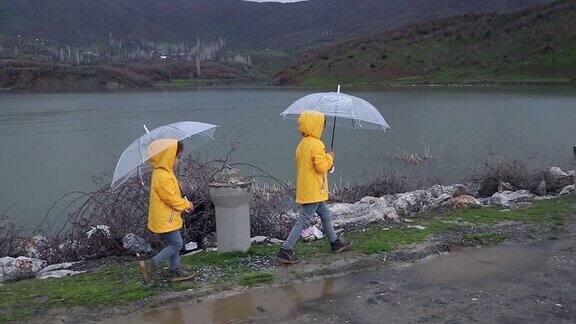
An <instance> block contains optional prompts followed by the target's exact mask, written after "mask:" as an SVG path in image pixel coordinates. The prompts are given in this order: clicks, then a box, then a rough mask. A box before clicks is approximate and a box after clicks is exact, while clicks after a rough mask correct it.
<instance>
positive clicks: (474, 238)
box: [464, 233, 506, 246]
mask: <svg viewBox="0 0 576 324" xmlns="http://www.w3.org/2000/svg"><path fill="white" fill-rule="evenodd" d="M505 240H506V236H504V235H502V234H498V233H480V234H464V245H465V246H490V245H496V244H500V243H502V242H504V241H505Z"/></svg>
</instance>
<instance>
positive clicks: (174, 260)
mask: <svg viewBox="0 0 576 324" xmlns="http://www.w3.org/2000/svg"><path fill="white" fill-rule="evenodd" d="M164 147H167V148H165V149H163V148H164ZM148 150H149V151H150V152H151V153H150V154H151V155H152V154H153V153H156V152H159V153H156V154H154V155H153V156H152V157H151V158H150V161H149V162H150V164H151V165H152V167H153V171H152V183H151V185H150V206H149V212H148V229H150V231H152V232H154V233H156V234H158V235H159V236H160V238H161V239H162V241H163V242H164V243H165V245H166V246H165V247H164V249H163V250H162V251H160V252H159V253H158V254H156V256H154V257H153V258H152V259H150V260H146V261H141V262H140V265H139V266H140V273H141V274H142V278H143V279H144V282H145V283H148V282H149V281H150V279H151V278H152V276H153V275H154V274H155V273H156V272H157V269H158V266H159V265H160V263H162V261H164V260H166V259H170V274H169V276H170V281H182V280H188V279H191V278H192V277H193V275H192V274H191V273H189V272H187V271H185V270H184V269H182V267H181V266H180V254H179V252H180V250H181V249H182V244H183V242H182V236H181V234H180V229H181V228H182V224H183V221H182V212H189V211H191V210H192V208H193V206H192V203H190V202H189V201H188V200H187V199H185V198H182V193H181V192H180V186H179V184H178V179H176V175H175V174H174V166H175V165H176V164H177V163H178V160H179V157H180V153H181V152H182V143H180V142H178V141H177V140H175V139H161V140H156V141H154V142H152V144H150V146H149V148H148Z"/></svg>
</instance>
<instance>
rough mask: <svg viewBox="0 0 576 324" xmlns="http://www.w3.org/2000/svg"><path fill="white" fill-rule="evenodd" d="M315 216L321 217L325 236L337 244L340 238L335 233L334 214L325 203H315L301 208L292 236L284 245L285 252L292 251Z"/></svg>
mask: <svg viewBox="0 0 576 324" xmlns="http://www.w3.org/2000/svg"><path fill="white" fill-rule="evenodd" d="M315 214H318V216H320V219H321V220H322V227H323V228H324V234H326V236H328V240H330V243H333V242H335V241H336V240H337V239H338V237H336V234H335V233H334V226H333V225H332V214H331V213H330V209H329V208H328V206H327V205H326V203H325V202H319V203H313V204H303V205H302V207H301V208H300V216H299V217H298V220H297V221H296V224H294V227H292V231H290V235H288V238H287V239H286V241H285V242H284V244H283V245H282V248H283V249H284V250H292V249H293V248H294V245H295V244H296V242H297V241H298V239H299V238H300V235H302V231H303V230H304V229H305V228H306V227H308V226H309V225H310V221H311V220H312V218H313V217H314V215H315Z"/></svg>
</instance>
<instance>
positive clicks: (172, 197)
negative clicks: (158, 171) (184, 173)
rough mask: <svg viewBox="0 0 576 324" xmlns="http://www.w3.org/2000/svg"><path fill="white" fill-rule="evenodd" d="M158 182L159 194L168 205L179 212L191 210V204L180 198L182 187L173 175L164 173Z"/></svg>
mask: <svg viewBox="0 0 576 324" xmlns="http://www.w3.org/2000/svg"><path fill="white" fill-rule="evenodd" d="M158 180H159V181H158V188H157V192H158V195H159V196H160V199H162V201H163V202H164V203H165V204H166V205H168V206H170V207H172V208H173V209H175V210H178V211H182V210H186V209H190V207H191V204H190V202H189V201H188V200H186V199H184V198H182V197H181V196H180V187H179V186H178V183H177V182H176V179H174V177H173V176H172V175H171V174H165V173H162V176H160V178H159V179H158Z"/></svg>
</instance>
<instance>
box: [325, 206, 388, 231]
mask: <svg viewBox="0 0 576 324" xmlns="http://www.w3.org/2000/svg"><path fill="white" fill-rule="evenodd" d="M382 206H385V203H384V202H382V203H380V202H379V203H376V204H373V205H370V204H365V203H356V204H334V205H332V206H331V207H330V210H331V211H332V220H333V223H334V227H342V226H351V225H359V224H368V223H372V222H377V221H383V220H385V219H386V214H385V213H389V212H390V211H389V210H387V209H386V208H387V207H383V208H382V209H380V208H381V207H382Z"/></svg>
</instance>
